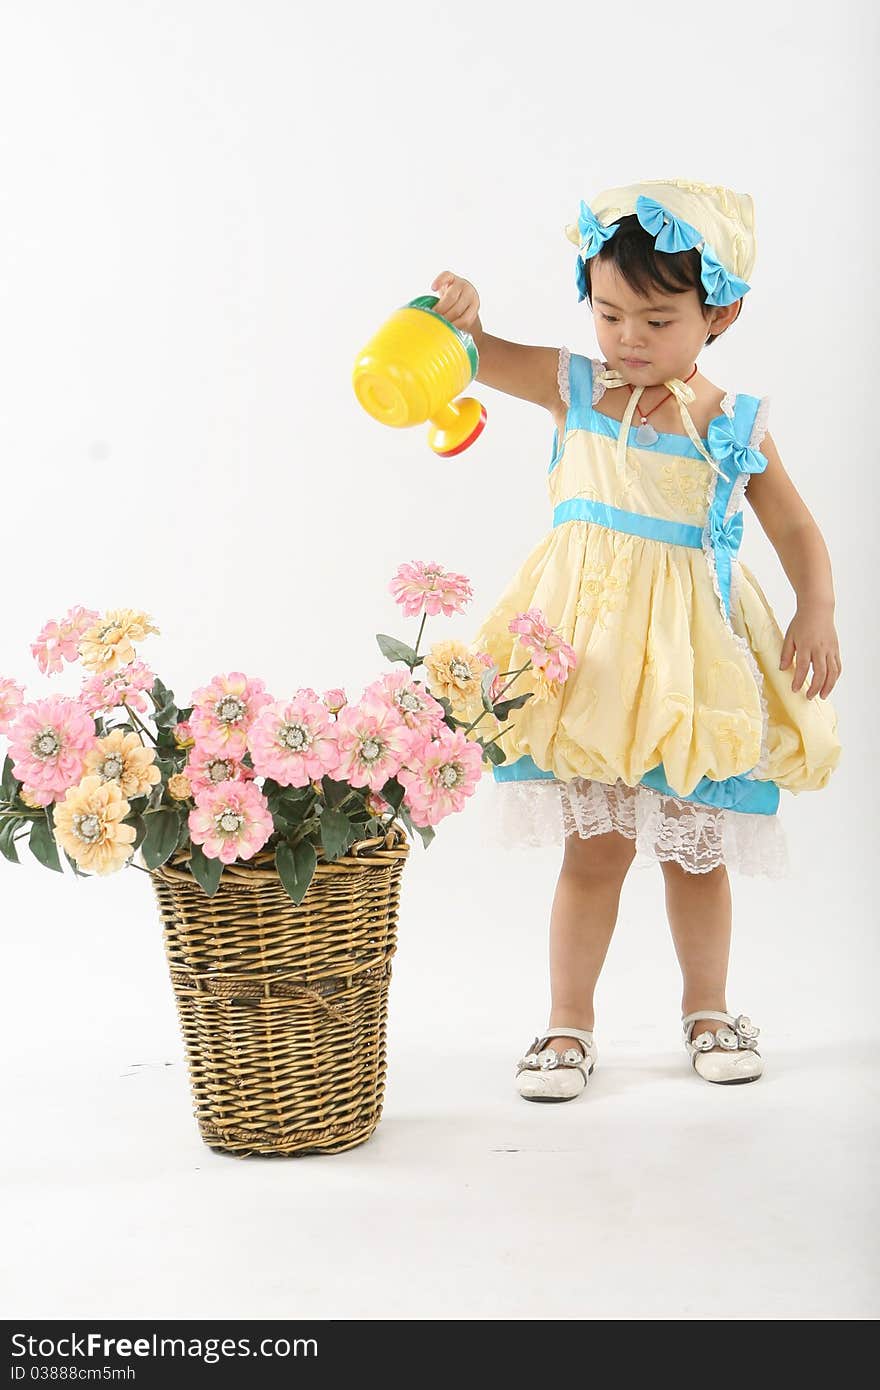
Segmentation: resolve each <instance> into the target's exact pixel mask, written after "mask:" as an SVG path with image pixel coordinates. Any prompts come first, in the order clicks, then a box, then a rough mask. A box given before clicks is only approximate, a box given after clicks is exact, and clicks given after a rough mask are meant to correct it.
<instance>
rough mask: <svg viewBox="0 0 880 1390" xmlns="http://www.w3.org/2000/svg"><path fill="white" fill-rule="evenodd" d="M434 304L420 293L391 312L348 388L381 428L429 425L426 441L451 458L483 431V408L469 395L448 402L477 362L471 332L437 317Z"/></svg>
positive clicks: (468, 379)
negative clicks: (352, 390)
mask: <svg viewBox="0 0 880 1390" xmlns="http://www.w3.org/2000/svg"><path fill="white" fill-rule="evenodd" d="M438 298H439V295H436V294H423V295H420V296H419V297H418V299H411V300H410V302H409V303H408V304H406V305H404V307H403V308H402V309H396V310H395V312H394V313H393V314H392V315H391V317H390V319H387V320H386V322H385V323H383V325H382V327H381V328H380V329H379V331H378V333H375V334H374V335H373V337H372V338H371V339H370V341H369V342H368V343H367V345H366V347H365V348H364V349H363V351H362V352H361V353H360V355H359V356H358V359H357V361H356V362H355V364H354V371H353V373H352V384H353V386H354V392H355V395H356V396H357V398H358V400H359V401H360V403H361V405H362V406H363V408H364V410H366V412H367V414H368V415H372V416H373V419H374V420H379V421H380V423H381V424H383V425H394V426H396V427H398V428H400V427H402V426H404V425H421V424H424V422H425V421H426V420H430V422H431V428H430V429H429V430H428V443H429V444H430V446H431V448H432V449H433V450H434V452H435V453H436V454H440V455H441V456H442V457H443V458H451V457H452V455H453V454H460V453H462V451H463V450H464V449H467V448H468V446H469V445H470V444H473V442H474V440H475V439H476V438H477V436H478V435H479V434H481V433H482V431H483V427H484V425H485V423H486V408H485V406H483V405H481V404H480V402H479V401H477V400H474V399H473V397H471V396H467V397H465V398H464V399H463V400H458V401H456V400H453V397H454V396H457V395H458V393H459V391H463V390H464V388H465V387H466V386H468V385H469V384H470V383H471V382H472V381H473V379H474V377H475V376H476V374H477V367H478V365H479V360H480V359H479V356H478V354H477V345H476V343H475V342H474V340H473V338H472V337H471V335H470V333H463V332H462V331H461V330H460V329H458V328H453V326H452V324H451V323H449V321H448V320H447V319H444V318H443V317H442V315H440V314H435V313H434V311H433V310H434V305H435V304H436V303H437V300H438Z"/></svg>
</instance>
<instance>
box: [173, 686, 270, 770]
mask: <svg viewBox="0 0 880 1390" xmlns="http://www.w3.org/2000/svg"><path fill="white" fill-rule="evenodd" d="M271 703H272V696H271V695H270V694H268V692H267V691H266V687H265V684H264V683H263V681H261V680H256V679H251V680H249V679H248V677H247V676H245V675H243V674H242V672H241V671H232V672H230V674H229V675H227V676H215V677H214V679H213V680H212V682H211V684H210V685H205V686H201V687H200V688H199V689H198V690H194V691H193V706H194V708H193V712H192V715H191V717H190V721H189V722H190V725H191V727H192V731H193V734H194V736H195V739H196V742H197V743H199V744H201V745H202V746H203V747H204V748H207V750H208V751H209V752H210V753H220V754H222V755H223V756H225V757H230V758H242V757H244V754H245V752H246V750H247V736H248V730H249V728H250V726H251V724H252V723H253V722H254V720H255V719H256V717H257V715H258V714H259V712H260V710H261V709H263V707H264V706H265V705H268V704H271Z"/></svg>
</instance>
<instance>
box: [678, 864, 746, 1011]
mask: <svg viewBox="0 0 880 1390" xmlns="http://www.w3.org/2000/svg"><path fill="white" fill-rule="evenodd" d="M662 869H663V877H664V879H665V882H666V915H667V917H668V918H669V926H670V929H671V931H672V939H673V941H674V943H675V951H676V955H677V956H678V963H679V965H680V966H681V975H682V984H683V989H682V997H681V1012H682V1014H683V1015H684V1014H689V1013H693V1011H694V1009H720V1010H721V1011H722V1012H724V1013H726V1012H727V1004H726V1002H725V1001H726V997H727V996H726V993H725V991H726V987H727V964H728V960H729V957H730V931H731V917H732V907H731V896H730V880H729V878H728V876H727V869H726V868H725V867H724V865H723V864H722V865H719V867H718V868H717V869H712V870H710V872H709V873H704V874H693V873H688V871H687V870H686V869H683V868H682V867H681V865H680V864H676V863H675V862H674V861H668V862H665V863H663V864H662ZM721 1027H723V1024H721V1023H720V1022H719V1020H718V1019H711V1018H709V1019H697V1021H696V1022H695V1024H694V1027H693V1031H692V1035H691V1036H692V1037H696V1035H697V1034H698V1033H703V1032H705V1031H707V1030H708V1031H709V1032H710V1033H715V1032H717V1030H718V1029H719V1028H721Z"/></svg>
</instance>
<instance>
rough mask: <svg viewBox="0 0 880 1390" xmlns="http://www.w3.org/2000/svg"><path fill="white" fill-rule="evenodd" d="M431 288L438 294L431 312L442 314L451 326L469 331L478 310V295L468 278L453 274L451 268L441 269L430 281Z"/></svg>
mask: <svg viewBox="0 0 880 1390" xmlns="http://www.w3.org/2000/svg"><path fill="white" fill-rule="evenodd" d="M431 289H432V290H433V291H434V293H435V294H438V295H439V296H440V298H439V299H438V300H437V303H436V304H435V305H434V310H433V312H434V313H435V314H440V315H442V317H443V318H444V319H447V320H448V322H449V323H451V324H452V326H453V328H458V329H460V330H461V331H462V332H463V333H469V332H470V330H471V328H472V327H473V326H474V324H475V323H476V321H477V315H478V313H479V312H480V296H479V295H478V294H477V291H476V290H475V289H474V287H473V285H472V284H471V282H470V280H464V279H462V277H461V276H460V275H453V273H452V271H451V270H441V272H440V274H439V275H435V276H434V279H433V280H432V281H431Z"/></svg>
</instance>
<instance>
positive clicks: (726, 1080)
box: [681, 1009, 764, 1086]
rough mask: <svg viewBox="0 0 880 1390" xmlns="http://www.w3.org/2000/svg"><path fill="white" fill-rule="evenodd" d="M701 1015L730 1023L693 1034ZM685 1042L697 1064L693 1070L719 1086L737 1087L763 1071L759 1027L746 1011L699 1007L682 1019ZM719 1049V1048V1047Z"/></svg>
mask: <svg viewBox="0 0 880 1390" xmlns="http://www.w3.org/2000/svg"><path fill="white" fill-rule="evenodd" d="M698 1018H717V1019H719V1020H720V1021H721V1022H722V1023H725V1024H726V1025H727V1027H726V1028H719V1029H717V1031H716V1032H714V1033H713V1032H711V1031H710V1030H709V1029H708V1028H707V1029H706V1030H705V1032H703V1033H698V1034H697V1036H696V1037H695V1038H692V1037H691V1032H692V1030H693V1026H694V1024H695V1023H696V1021H697V1019H698ZM681 1022H682V1027H683V1029H684V1045H685V1047H686V1048H687V1050H688V1054H689V1055H690V1059H691V1061H692V1062H693V1064H694V1071H696V1072H697V1074H698V1075H699V1076H702V1078H703V1080H704V1081H714V1082H715V1083H716V1084H717V1085H719V1086H736V1085H739V1084H741V1083H742V1082H743V1081H757V1079H758V1077H759V1076H760V1075H761V1073H762V1071H763V1070H764V1060H763V1058H762V1056H761V1054H760V1052H759V1051H758V1034H759V1033H760V1031H761V1030H760V1028H757V1027H756V1026H755V1024H754V1023H752V1021H751V1019H750V1018H747V1017H746V1015H745V1014H737V1015H736V1016H735V1017H734V1015H733V1014H725V1013H719V1012H718V1011H717V1009H696V1010H695V1011H694V1013H692V1014H686V1015H685V1017H684V1018H682V1020H681ZM719 1049H720V1050H719Z"/></svg>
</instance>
